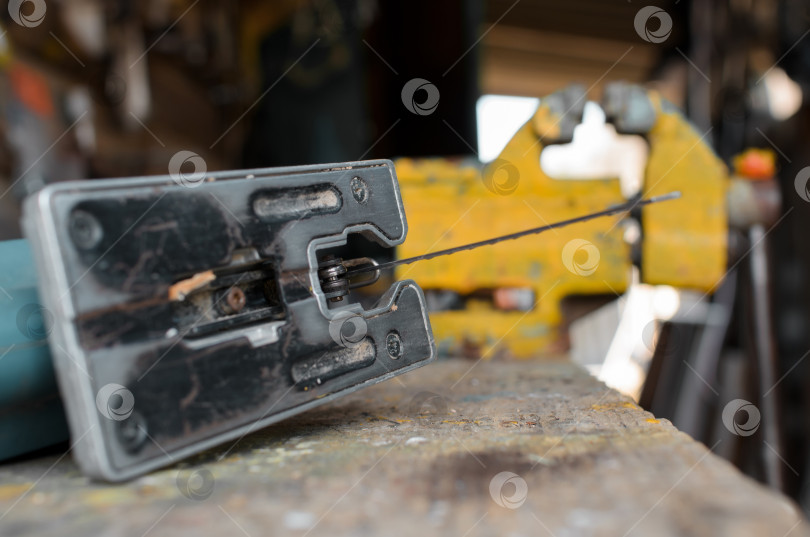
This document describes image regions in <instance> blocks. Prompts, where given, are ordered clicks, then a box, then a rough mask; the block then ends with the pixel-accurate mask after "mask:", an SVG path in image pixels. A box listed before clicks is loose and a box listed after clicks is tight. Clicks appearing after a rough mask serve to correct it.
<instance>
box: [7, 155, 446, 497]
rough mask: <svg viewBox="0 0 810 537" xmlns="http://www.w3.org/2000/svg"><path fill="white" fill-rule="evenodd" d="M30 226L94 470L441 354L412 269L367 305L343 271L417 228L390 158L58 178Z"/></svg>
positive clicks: (33, 205)
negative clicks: (350, 253)
mask: <svg viewBox="0 0 810 537" xmlns="http://www.w3.org/2000/svg"><path fill="white" fill-rule="evenodd" d="M23 227H24V230H25V234H26V236H27V238H28V239H29V241H30V242H31V245H32V250H33V252H34V259H35V261H36V265H37V271H38V280H39V292H40V299H41V300H42V302H43V306H44V308H45V309H46V310H47V311H48V312H50V314H51V315H52V316H53V327H52V332H51V334H50V345H51V350H52V355H53V358H54V361H55V368H56V372H57V376H58V381H59V386H60V391H61V394H62V397H63V399H64V402H65V407H66V411H67V417H68V422H69V425H70V430H71V436H72V442H73V446H72V447H73V452H74V456H75V458H76V460H77V462H78V464H79V465H80V467H81V468H82V470H83V471H84V472H86V473H87V474H89V475H91V476H93V477H96V478H101V479H105V480H109V481H120V480H125V479H128V478H131V477H134V476H137V475H139V474H142V473H144V472H147V471H149V470H152V469H154V468H158V467H161V466H165V465H167V464H170V463H172V462H174V461H177V460H178V459H180V458H183V457H186V456H188V455H191V454H194V453H198V452H200V451H202V450H204V449H206V448H209V447H212V446H215V445H217V444H222V443H224V442H227V441H229V440H230V441H233V440H237V441H238V440H239V439H241V438H242V437H244V436H245V435H247V434H249V433H250V432H252V431H254V430H257V429H259V428H261V427H264V426H266V425H268V424H271V423H274V422H277V421H279V420H282V419H284V418H287V417H290V416H292V415H295V414H298V413H300V412H303V411H304V410H307V409H310V408H312V407H314V406H317V405H320V404H323V403H326V402H328V401H331V400H332V399H335V398H337V397H339V396H341V395H345V394H347V393H349V392H352V391H354V390H357V389H359V388H361V387H363V386H367V385H370V384H374V383H377V382H380V381H382V380H385V379H388V378H391V377H393V376H395V375H398V374H401V373H404V372H406V371H409V370H411V369H414V368H416V367H419V366H421V365H424V364H426V363H428V362H429V361H431V360H432V359H433V358H434V357H435V344H434V341H433V335H432V332H431V328H430V322H429V320H428V316H427V309H426V305H425V299H424V296H423V294H422V291H421V289H420V288H419V287H418V286H417V285H416V284H415V283H414V282H413V281H409V280H406V281H400V282H396V283H394V284H393V285H391V287H390V288H389V289H388V290H387V291H386V292H385V293H384V294H383V296H382V297H381V298H380V299H379V300H378V301H377V302H376V304H374V305H371V307H370V308H369V309H365V308H364V307H363V306H362V305H361V304H360V303H359V302H357V301H356V300H353V298H356V297H354V296H353V295H354V293H352V292H351V291H349V290H348V289H349V288H351V287H354V285H350V283H351V282H348V281H344V280H345V279H346V278H347V277H346V276H345V274H343V273H345V270H346V266H351V263H350V262H347V263H343V262H342V261H340V257H339V256H340V255H341V254H344V253H346V250H347V248H349V242H351V239H353V238H356V237H357V236H361V237H363V238H364V239H366V241H361V242H362V243H363V244H368V241H372V242H373V243H376V244H377V245H380V246H382V247H384V248H392V247H394V246H396V245H398V244H401V243H402V242H403V241H404V240H405V235H406V233H407V223H406V220H405V212H404V209H403V205H402V199H401V197H400V192H399V185H398V183H397V179H396V175H395V172H394V166H393V164H392V163H391V162H390V161H387V160H380V161H367V162H351V163H343V164H332V165H322V166H301V167H289V168H276V169H260V170H251V171H230V172H219V173H211V174H206V175H205V176H204V177H202V178H201V180H200V181H196V182H194V183H190V182H187V181H178V180H177V176H161V177H143V178H133V179H114V180H113V179H110V180H100V181H85V182H72V183H60V184H55V185H52V186H49V187H47V188H45V189H44V190H42V191H40V192H38V193H37V194H35V195H34V196H32V197H31V198H29V199H28V200H27V201H26V203H25V206H24V216H23ZM374 246H375V247H376V248H377V250H380V248H379V246H376V245H374ZM354 248H355V250H356V249H357V247H356V245H355V246H354ZM336 259H337V260H338V262H336V261H335V260H336ZM369 262H373V261H369ZM338 269H339V270H338ZM341 271H342V272H341ZM377 276H379V275H377ZM361 283H362V282H361ZM336 289H337V291H336ZM341 289H342V290H341ZM344 299H345V300H344Z"/></svg>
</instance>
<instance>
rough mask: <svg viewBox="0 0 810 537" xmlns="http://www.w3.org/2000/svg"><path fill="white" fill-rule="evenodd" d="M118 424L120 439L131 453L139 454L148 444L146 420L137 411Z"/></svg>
mask: <svg viewBox="0 0 810 537" xmlns="http://www.w3.org/2000/svg"><path fill="white" fill-rule="evenodd" d="M117 423H118V439H119V440H120V441H121V444H122V445H123V446H124V449H126V450H127V451H128V452H130V453H137V452H138V451H140V449H141V448H142V447H143V445H144V443H145V442H146V438H147V434H146V420H145V419H144V418H143V416H141V415H140V414H139V413H138V412H137V411H133V412H132V414H131V415H130V416H129V417H128V418H127V419H125V420H123V421H119V422H117Z"/></svg>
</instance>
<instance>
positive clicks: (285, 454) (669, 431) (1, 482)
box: [0, 359, 810, 537]
mask: <svg viewBox="0 0 810 537" xmlns="http://www.w3.org/2000/svg"><path fill="white" fill-rule="evenodd" d="M474 364H475V362H473V361H465V360H461V359H453V360H444V361H439V362H437V363H435V364H431V365H430V366H427V367H425V368H422V369H420V370H418V371H414V372H412V373H409V374H407V375H405V376H403V377H401V378H400V379H399V380H397V379H395V380H391V381H388V382H386V383H383V384H379V385H376V386H374V387H372V388H370V389H367V390H363V391H360V392H358V393H355V394H353V395H351V396H348V397H346V398H344V399H342V400H340V401H338V402H336V403H333V404H330V405H327V406H325V407H322V408H319V409H315V410H313V411H310V412H307V413H306V414H304V415H302V416H300V417H298V418H293V419H291V420H289V421H287V422H285V423H282V424H279V425H277V426H273V427H270V428H268V429H265V430H263V431H261V432H259V433H257V434H254V435H251V436H248V437H246V438H245V439H243V440H242V441H241V442H239V443H238V444H237V445H236V446H235V447H231V446H223V447H221V448H219V449H216V450H213V451H211V452H209V453H206V454H204V455H202V456H198V457H196V458H194V459H192V460H190V461H185V462H182V463H180V464H179V465H177V466H174V467H172V468H169V469H166V470H163V471H159V472H155V473H153V474H151V475H148V476H146V477H142V478H140V479H137V480H134V481H132V482H130V483H127V484H124V485H118V486H111V485H104V484H99V483H93V482H90V481H89V480H88V479H87V478H85V477H83V476H82V475H81V474H80V473H79V471H78V469H77V468H76V466H75V464H74V463H73V461H72V460H71V458H70V456H69V455H68V456H62V457H59V455H58V454H56V455H53V456H48V457H41V458H37V459H33V460H28V461H23V462H17V463H14V464H10V465H9V464H6V465H3V466H0V515H2V518H1V519H0V534H2V535H40V536H46V535H54V536H59V537H68V536H78V535H82V536H84V535H105V536H107V535H135V536H139V537H143V536H147V535H148V536H154V537H156V536H160V535H172V536H182V535H189V536H195V537H200V536H205V535H243V534H244V535H247V536H249V537H258V536H262V535H294V536H303V535H312V536H316V535H329V536H333V535H369V536H376V535H391V536H396V535H418V536H420V537H424V536H426V535H429V534H435V535H448V536H453V535H454V536H458V537H463V536H467V537H474V536H478V535H514V536H517V535H526V536H529V535H552V536H556V537H565V536H573V535H618V536H622V535H654V536H667V535H706V536H715V535H733V536H735V537H743V536H748V535H756V536H760V535H772V536H776V537H785V536H787V535H791V536H798V535H810V530H809V529H808V524H807V523H806V522H805V521H804V520H803V518H802V517H801V515H800V514H799V512H798V510H797V508H796V506H795V505H794V504H793V503H792V502H790V501H789V500H787V499H786V498H784V497H783V496H781V495H779V494H776V493H774V492H771V491H769V490H768V489H766V488H765V487H763V486H761V485H759V484H757V483H755V482H754V481H752V480H750V479H748V478H746V477H744V476H743V475H742V474H740V473H739V472H738V471H737V470H736V469H735V468H734V467H733V466H731V465H730V464H728V463H727V462H724V461H723V460H721V459H720V458H718V457H716V456H714V455H712V454H711V453H710V451H709V450H708V449H707V448H706V447H704V446H703V445H701V444H698V443H696V442H694V441H693V440H691V439H690V438H689V437H688V436H686V435H684V434H682V433H680V432H678V431H677V430H676V429H675V428H673V427H672V425H671V424H670V423H669V422H667V421H665V420H660V421H659V420H656V419H654V418H653V416H652V415H650V414H649V413H646V412H644V411H642V410H641V409H640V408H638V407H637V406H635V405H634V404H633V403H631V402H630V401H629V400H627V399H625V398H624V397H622V396H621V395H619V394H617V393H616V392H614V391H612V390H609V389H607V388H606V387H605V386H603V385H602V384H600V383H599V382H598V381H596V380H594V379H593V378H591V377H589V376H588V375H587V373H585V372H584V371H583V370H581V369H579V368H578V367H576V366H574V365H572V364H569V363H563V362H551V363H549V362H543V363H537V362H520V363H504V362H480V363H478V364H476V365H475V366H474V367H473V365H474ZM501 472H511V473H512V474H516V475H515V476H513V475H511V474H502V475H501V476H499V477H500V480H497V479H496V480H495V481H494V482H493V477H495V476H497V475H498V474H500V473H501ZM501 484H502V486H501ZM524 484H525V485H524ZM212 487H213V488H212ZM491 489H492V490H491ZM195 494H196V496H197V497H196V499H194V498H195ZM499 503H500V504H503V505H504V506H501V505H499Z"/></svg>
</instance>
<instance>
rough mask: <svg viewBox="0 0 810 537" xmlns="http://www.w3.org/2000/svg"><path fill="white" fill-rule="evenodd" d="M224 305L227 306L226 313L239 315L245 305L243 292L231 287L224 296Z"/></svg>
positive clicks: (245, 300)
mask: <svg viewBox="0 0 810 537" xmlns="http://www.w3.org/2000/svg"><path fill="white" fill-rule="evenodd" d="M225 303H226V304H227V306H228V308H227V309H228V313H239V312H240V311H242V309H243V308H244V307H245V304H246V303H247V298H245V292H244V291H242V289H240V288H239V287H231V288H230V289H228V294H227V295H226V296H225Z"/></svg>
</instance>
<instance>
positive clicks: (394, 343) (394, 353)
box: [385, 332, 402, 360]
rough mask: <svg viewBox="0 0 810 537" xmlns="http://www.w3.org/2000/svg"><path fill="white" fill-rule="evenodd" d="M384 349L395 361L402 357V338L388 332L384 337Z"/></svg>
mask: <svg viewBox="0 0 810 537" xmlns="http://www.w3.org/2000/svg"><path fill="white" fill-rule="evenodd" d="M385 348H386V350H387V351H388V356H390V357H391V358H392V359H394V360H396V359H397V358H399V357H400V356H402V338H400V337H399V334H398V333H396V332H389V333H388V335H387V336H386V337H385Z"/></svg>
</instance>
